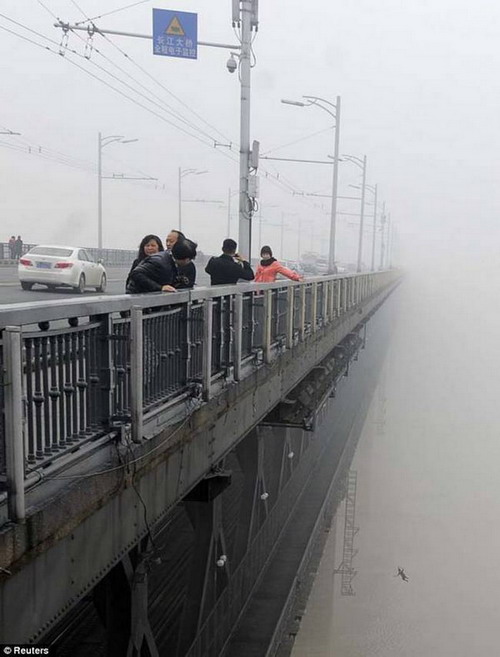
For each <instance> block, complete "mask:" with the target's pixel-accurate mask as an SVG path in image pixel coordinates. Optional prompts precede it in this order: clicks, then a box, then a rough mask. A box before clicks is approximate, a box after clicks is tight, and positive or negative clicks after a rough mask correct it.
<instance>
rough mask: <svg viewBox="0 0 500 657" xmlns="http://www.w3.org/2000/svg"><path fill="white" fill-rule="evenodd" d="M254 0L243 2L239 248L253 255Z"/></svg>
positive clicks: (243, 252)
mask: <svg viewBox="0 0 500 657" xmlns="http://www.w3.org/2000/svg"><path fill="white" fill-rule="evenodd" d="M252 2H253V0H242V2H241V51H240V81H241V94H240V100H241V106H240V203H239V236H238V242H239V247H238V250H239V252H240V253H242V254H244V255H248V258H250V256H251V252H250V248H251V212H250V208H249V198H248V179H249V159H250V79H251V66H250V56H251V38H252V27H251V12H252Z"/></svg>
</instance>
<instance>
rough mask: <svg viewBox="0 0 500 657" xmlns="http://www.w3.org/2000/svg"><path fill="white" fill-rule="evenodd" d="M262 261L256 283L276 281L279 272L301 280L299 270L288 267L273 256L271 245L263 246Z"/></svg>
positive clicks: (295, 279)
mask: <svg viewBox="0 0 500 657" xmlns="http://www.w3.org/2000/svg"><path fill="white" fill-rule="evenodd" d="M260 257H261V261H260V264H259V266H258V267H257V271H256V272H255V282H256V283H274V281H275V280H276V277H277V276H278V274H281V275H282V276H285V277H286V278H289V279H291V280H292V281H301V280H302V276H300V275H299V274H297V272H295V271H292V270H291V269H288V267H285V266H284V265H282V264H281V262H278V261H277V260H276V258H274V257H273V252H272V249H271V247H270V246H263V247H262V248H261V250H260Z"/></svg>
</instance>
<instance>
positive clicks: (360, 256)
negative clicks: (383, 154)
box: [356, 155, 366, 272]
mask: <svg viewBox="0 0 500 657" xmlns="http://www.w3.org/2000/svg"><path fill="white" fill-rule="evenodd" d="M365 194H366V155H365V156H364V157H363V183H362V187H361V215H360V222H359V241H358V266H357V268H356V271H358V272H360V271H361V263H362V260H363V229H364V223H365Z"/></svg>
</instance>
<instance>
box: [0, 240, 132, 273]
mask: <svg viewBox="0 0 500 657" xmlns="http://www.w3.org/2000/svg"><path fill="white" fill-rule="evenodd" d="M34 246H37V245H36V244H28V243H23V246H22V253H21V255H24V254H25V253H28V251H30V250H31V249H32V248H33V247H34ZM82 248H84V249H85V251H86V252H87V253H88V254H89V256H90V257H91V258H92V260H94V261H95V262H97V261H98V260H102V263H103V264H104V265H107V266H108V267H129V266H130V265H131V264H132V262H133V260H134V258H136V257H137V251H131V250H126V249H96V248H93V247H82ZM17 257H18V256H16V254H15V253H13V252H12V251H11V249H10V246H9V244H8V242H0V264H1V263H4V264H7V263H12V264H13V265H15V264H16V259H17Z"/></svg>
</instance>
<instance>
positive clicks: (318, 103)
mask: <svg viewBox="0 0 500 657" xmlns="http://www.w3.org/2000/svg"><path fill="white" fill-rule="evenodd" d="M302 97H303V98H305V102H302V101H298V100H286V99H283V100H282V101H281V102H282V103H284V104H285V105H295V106H297V107H310V106H313V105H314V106H315V107H319V108H320V109H322V110H324V111H325V112H327V113H328V114H329V115H330V116H332V117H333V119H334V120H335V124H334V130H335V132H334V155H333V180H332V204H331V211H330V244H329V253H328V272H329V273H331V274H332V273H333V272H334V271H335V246H336V244H335V240H336V230H337V188H338V181H339V144H340V96H337V100H336V103H331V102H330V101H328V100H325V99H324V98H318V97H317V96H302ZM325 105H327V106H328V107H325ZM329 107H330V108H332V109H328V108H329ZM332 110H333V111H332Z"/></svg>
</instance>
